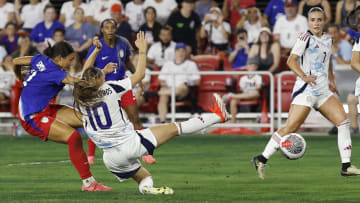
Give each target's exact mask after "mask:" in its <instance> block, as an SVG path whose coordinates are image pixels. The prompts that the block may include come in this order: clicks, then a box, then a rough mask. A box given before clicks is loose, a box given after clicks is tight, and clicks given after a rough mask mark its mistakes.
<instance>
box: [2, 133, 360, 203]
mask: <svg viewBox="0 0 360 203" xmlns="http://www.w3.org/2000/svg"><path fill="white" fill-rule="evenodd" d="M268 138H269V137H266V136H221V135H219V136H209V135H191V136H183V137H177V138H175V139H173V140H171V141H170V142H169V143H167V144H165V145H164V146H162V147H160V148H159V149H158V150H157V151H155V155H154V156H155V158H156V159H157V163H156V164H154V165H147V164H144V166H145V167H146V168H147V169H148V170H149V171H150V172H151V173H152V175H153V178H154V182H155V186H164V185H167V186H170V187H172V188H173V189H174V191H175V194H174V195H173V196H149V195H147V196H145V195H140V194H139V193H138V187H137V184H136V183H135V182H134V181H133V180H128V181H125V182H123V183H120V182H118V181H117V179H116V178H115V177H114V176H113V175H112V174H111V173H110V172H108V171H107V169H106V168H105V166H104V165H103V162H102V160H101V156H102V152H101V151H100V150H97V155H96V161H95V165H94V166H92V167H91V170H92V172H93V175H94V177H95V178H96V179H97V180H98V181H99V182H103V183H105V184H106V185H108V186H111V187H113V189H114V190H113V191H111V192H94V193H90V192H81V191H80V190H81V184H82V183H81V181H80V178H79V176H78V174H77V172H76V170H75V169H74V168H73V166H72V165H71V163H70V162H68V161H66V162H61V161H62V160H68V155H67V146H66V145H61V144H56V143H52V142H48V143H43V142H42V141H41V140H40V139H37V138H34V137H30V136H23V137H11V136H0V202H2V203H3V202H36V203H37V202H46V203H48V202H50V203H51V202H62V203H63V202H65V203H67V202H100V203H102V202H334V203H337V202H360V177H348V178H344V177H341V176H340V166H341V164H340V158H339V155H338V153H339V152H338V149H337V137H336V136H332V137H328V136H324V137H315V136H306V137H305V139H306V141H307V146H308V148H307V152H306V153H305V156H304V157H303V158H302V159H300V160H295V161H290V160H287V159H285V158H284V157H283V156H282V155H281V154H280V153H279V152H277V153H276V155H274V156H273V157H272V159H271V160H270V161H269V165H268V167H267V169H266V175H267V176H266V179H265V180H260V179H259V178H258V177H257V175H256V173H255V170H254V167H253V165H252V164H251V162H250V159H251V158H252V157H253V156H254V155H257V154H259V153H260V152H262V150H263V148H264V146H265V144H266V143H267V141H268ZM85 143H86V142H85V140H84V144H85ZM352 161H353V164H354V165H358V166H359V167H360V137H353V158H352ZM33 162H40V163H39V164H34V165H29V164H25V163H33ZM21 163H24V164H23V165H21ZM11 164H17V165H11ZM19 164H20V165H19Z"/></svg>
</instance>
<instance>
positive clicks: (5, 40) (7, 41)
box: [0, 22, 19, 54]
mask: <svg viewBox="0 0 360 203" xmlns="http://www.w3.org/2000/svg"><path fill="white" fill-rule="evenodd" d="M4 31H5V35H4V36H3V37H1V39H0V42H1V43H2V44H3V45H5V48H6V52H7V53H8V54H11V53H13V52H14V51H15V50H16V49H17V41H18V39H19V35H17V34H16V24H15V23H13V22H8V23H6V25H5V27H4Z"/></svg>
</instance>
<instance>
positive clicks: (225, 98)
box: [222, 93, 234, 103]
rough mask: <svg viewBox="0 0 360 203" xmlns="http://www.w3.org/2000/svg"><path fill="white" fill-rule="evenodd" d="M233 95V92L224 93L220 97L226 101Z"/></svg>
mask: <svg viewBox="0 0 360 203" xmlns="http://www.w3.org/2000/svg"><path fill="white" fill-rule="evenodd" d="M233 95H234V94H233V93H228V94H225V95H224V96H223V97H222V99H223V101H224V102H225V103H227V102H228V101H229V100H231V99H232V96H233Z"/></svg>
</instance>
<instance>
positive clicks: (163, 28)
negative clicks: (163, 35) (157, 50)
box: [160, 25, 172, 32]
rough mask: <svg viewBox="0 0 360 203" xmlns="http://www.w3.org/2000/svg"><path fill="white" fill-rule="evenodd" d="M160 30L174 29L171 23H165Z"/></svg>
mask: <svg viewBox="0 0 360 203" xmlns="http://www.w3.org/2000/svg"><path fill="white" fill-rule="evenodd" d="M160 30H167V31H170V32H171V31H172V29H171V27H170V26H169V25H163V26H161V28H160Z"/></svg>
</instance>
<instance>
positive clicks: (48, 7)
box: [43, 4, 56, 13]
mask: <svg viewBox="0 0 360 203" xmlns="http://www.w3.org/2000/svg"><path fill="white" fill-rule="evenodd" d="M50 8H53V9H54V10H55V12H56V8H55V6H53V5H52V4H46V6H45V8H44V10H43V12H44V13H45V12H46V10H48V9H50Z"/></svg>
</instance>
